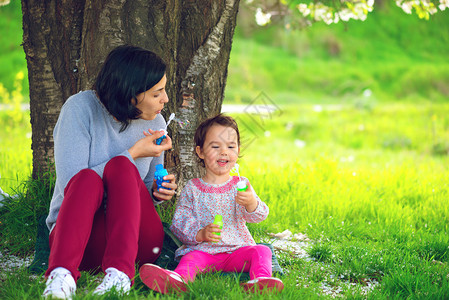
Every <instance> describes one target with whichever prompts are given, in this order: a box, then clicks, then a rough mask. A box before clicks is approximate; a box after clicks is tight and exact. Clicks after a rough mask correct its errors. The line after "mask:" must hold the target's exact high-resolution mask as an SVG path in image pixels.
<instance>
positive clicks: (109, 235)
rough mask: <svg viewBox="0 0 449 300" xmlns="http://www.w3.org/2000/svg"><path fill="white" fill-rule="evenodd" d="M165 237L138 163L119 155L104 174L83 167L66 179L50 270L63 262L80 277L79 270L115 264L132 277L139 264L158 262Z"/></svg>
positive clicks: (55, 228) (104, 267)
mask: <svg viewBox="0 0 449 300" xmlns="http://www.w3.org/2000/svg"><path fill="white" fill-rule="evenodd" d="M105 192H106V193H107V202H106V203H107V204H106V209H105V207H104V203H103V194H104V193H105ZM163 239H164V231H163V228H162V223H161V219H160V218H159V215H158V214H157V212H156V209H155V207H154V204H153V201H152V199H151V196H150V193H149V192H148V189H147V187H146V186H145V184H144V182H143V181H142V179H141V178H140V176H139V172H138V171H137V168H136V167H135V166H134V165H133V164H132V163H131V162H130V161H129V159H128V158H126V157H124V156H117V157H114V158H113V159H111V160H110V161H109V162H108V163H107V164H106V166H105V168H104V173H103V179H101V177H100V176H98V174H97V173H96V172H95V171H93V170H90V169H84V170H81V171H80V172H79V173H77V174H76V175H75V176H73V177H72V179H71V180H70V181H69V183H68V184H67V186H66V188H65V190H64V201H63V202H62V205H61V209H60V211H59V214H58V218H57V221H56V225H55V227H54V228H53V230H52V232H51V234H50V258H49V262H48V270H47V272H46V274H45V275H46V276H49V274H50V272H51V271H52V270H53V269H55V268H57V267H64V268H66V269H68V270H69V271H70V272H71V273H72V276H73V277H74V278H75V280H78V278H79V277H80V270H81V271H85V270H86V271H87V270H94V269H98V267H100V266H101V268H102V269H103V270H106V269H107V268H109V267H114V268H116V269H118V270H120V271H122V272H124V273H125V274H126V275H128V276H129V278H131V279H133V278H134V275H135V265H134V264H135V263H136V262H138V263H139V264H144V263H149V262H150V263H151V262H154V261H155V260H156V259H157V257H158V256H159V253H160V250H161V249H162V242H163Z"/></svg>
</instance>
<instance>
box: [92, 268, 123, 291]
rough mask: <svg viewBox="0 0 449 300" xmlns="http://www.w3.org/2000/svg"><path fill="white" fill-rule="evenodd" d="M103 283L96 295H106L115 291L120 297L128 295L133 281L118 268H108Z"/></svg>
mask: <svg viewBox="0 0 449 300" xmlns="http://www.w3.org/2000/svg"><path fill="white" fill-rule="evenodd" d="M105 273H106V276H105V277H104V279H103V282H102V283H101V284H100V285H99V286H98V287H97V288H96V289H95V291H94V292H93V294H94V295H104V294H106V293H109V292H111V291H115V292H117V293H119V294H120V295H127V294H128V293H129V290H130V289H131V280H130V279H129V277H128V275H126V274H125V273H123V272H122V271H119V270H117V269H116V268H107V269H106V271H105Z"/></svg>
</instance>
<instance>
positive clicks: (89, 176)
mask: <svg viewBox="0 0 449 300" xmlns="http://www.w3.org/2000/svg"><path fill="white" fill-rule="evenodd" d="M71 187H73V188H76V189H80V188H83V189H89V190H92V189H94V188H95V187H98V188H99V189H100V190H101V192H102V191H103V181H102V180H101V177H100V176H99V175H98V174H97V172H95V171H94V170H91V169H83V170H81V171H79V172H78V173H76V174H75V175H74V176H73V177H72V179H70V181H69V183H68V184H67V186H66V187H65V189H64V192H65V193H67V190H68V189H70V188H71Z"/></svg>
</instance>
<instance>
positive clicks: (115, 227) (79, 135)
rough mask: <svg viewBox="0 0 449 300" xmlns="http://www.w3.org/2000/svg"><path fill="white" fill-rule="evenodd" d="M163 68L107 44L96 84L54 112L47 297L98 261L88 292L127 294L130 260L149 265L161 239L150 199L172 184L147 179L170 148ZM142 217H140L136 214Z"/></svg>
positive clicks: (132, 50) (64, 292) (139, 52)
mask: <svg viewBox="0 0 449 300" xmlns="http://www.w3.org/2000/svg"><path fill="white" fill-rule="evenodd" d="M165 69H166V65H165V63H164V62H163V61H162V59H161V58H160V57H158V56H157V55H156V54H154V53H153V52H151V51H148V50H145V49H142V48H139V47H133V46H120V47H117V48H115V49H114V50H112V51H111V52H110V53H109V55H108V57H107V58H106V61H105V62H104V65H103V67H102V69H101V71H100V73H99V74H98V77H97V79H96V82H95V84H94V88H93V90H88V91H83V92H80V93H78V94H76V95H73V96H71V97H70V98H69V99H68V100H67V101H66V103H65V104H64V105H63V107H62V109H61V113H60V115H59V119H58V122H57V123H56V126H55V129H54V132H53V137H54V143H55V144H54V149H55V153H54V155H55V165H56V185H55V190H54V194H53V198H52V201H51V204H50V212H49V215H48V217H47V226H48V228H49V230H50V258H49V267H48V270H47V272H46V276H47V277H48V279H47V286H46V289H45V291H44V297H53V298H62V299H70V298H71V297H72V296H73V295H74V294H75V291H76V280H77V279H78V278H79V277H80V271H79V270H93V269H97V268H98V267H101V268H102V270H104V272H105V274H106V275H105V278H104V280H103V282H102V283H101V284H100V285H99V286H98V287H97V288H96V290H95V291H94V294H97V295H102V294H104V293H107V292H109V291H111V290H115V291H118V292H120V293H122V294H125V293H127V292H128V291H129V289H130V287H131V282H132V280H133V278H134V275H135V266H134V264H135V263H136V262H138V263H139V264H144V263H147V262H154V261H155V260H156V258H157V257H158V255H159V251H160V249H161V248H162V241H163V237H164V233H163V228H162V223H161V220H160V218H159V216H158V214H157V212H156V209H155V204H158V203H160V202H161V201H166V200H170V199H171V198H172V197H173V195H174V193H175V190H176V188H177V185H176V181H175V176H174V175H173V174H170V175H167V176H165V177H164V179H167V180H169V182H167V183H164V184H163V186H165V187H166V188H168V189H163V188H161V189H159V190H157V186H156V184H155V182H154V178H153V177H154V172H155V169H156V165H157V164H162V163H163V161H164V158H163V157H164V155H163V153H164V151H165V150H168V149H170V148H171V147H172V141H171V139H170V137H168V136H167V138H166V139H164V140H163V142H162V143H161V144H160V145H156V143H155V140H156V139H157V138H159V137H161V136H162V135H163V133H162V132H159V131H156V130H159V129H160V128H165V124H166V123H165V120H164V118H163V117H162V116H161V114H160V113H161V111H162V109H163V108H164V105H165V103H167V102H168V97H167V93H166V91H165V85H166V81H167V78H166V76H165ZM142 216H144V217H142Z"/></svg>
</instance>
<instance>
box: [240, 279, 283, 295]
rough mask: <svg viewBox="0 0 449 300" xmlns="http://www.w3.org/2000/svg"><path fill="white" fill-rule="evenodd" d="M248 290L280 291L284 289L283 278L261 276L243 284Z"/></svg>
mask: <svg viewBox="0 0 449 300" xmlns="http://www.w3.org/2000/svg"><path fill="white" fill-rule="evenodd" d="M242 286H243V289H244V290H245V291H246V292H252V293H254V292H262V293H264V292H271V291H274V292H280V291H282V290H283V289H284V284H283V283H282V280H280V279H279V278H275V277H259V278H256V279H253V280H250V281H247V282H245V283H243V284H242Z"/></svg>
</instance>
